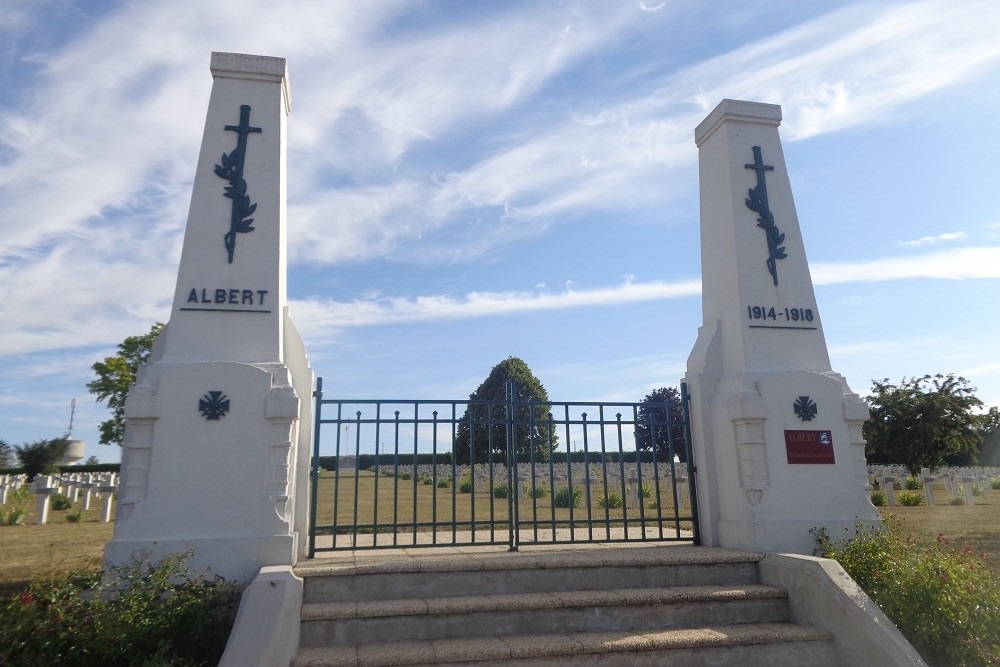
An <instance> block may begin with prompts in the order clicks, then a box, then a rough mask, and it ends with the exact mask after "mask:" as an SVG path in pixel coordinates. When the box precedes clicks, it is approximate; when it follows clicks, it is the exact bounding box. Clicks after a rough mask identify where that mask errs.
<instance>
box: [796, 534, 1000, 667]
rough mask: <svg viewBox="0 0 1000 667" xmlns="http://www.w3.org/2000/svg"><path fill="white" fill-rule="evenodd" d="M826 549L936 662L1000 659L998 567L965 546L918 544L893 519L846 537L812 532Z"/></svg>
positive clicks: (972, 662)
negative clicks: (842, 538) (902, 532)
mask: <svg viewBox="0 0 1000 667" xmlns="http://www.w3.org/2000/svg"><path fill="white" fill-rule="evenodd" d="M810 532H811V533H812V534H813V537H814V538H815V539H816V541H817V543H818V544H819V552H820V555H822V556H826V557H827V558H833V559H835V560H837V561H838V562H839V563H840V565H841V566H842V567H843V568H844V570H846V571H847V573H848V574H849V575H851V577H852V578H853V579H854V580H855V581H856V582H857V583H858V585H859V586H860V587H861V588H862V589H863V590H864V591H865V592H866V593H867V594H868V595H869V597H871V598H872V600H873V601H874V602H875V603H876V604H878V605H879V607H881V608H882V611H884V612H885V614H886V616H888V617H889V618H890V620H892V622H893V623H894V624H895V625H896V626H897V627H898V628H899V629H900V631H901V632H902V633H903V634H904V635H905V636H906V638H907V639H908V640H909V641H910V643H912V644H913V646H914V647H915V648H916V649H917V650H918V651H920V653H921V655H922V656H923V657H924V659H925V660H927V661H928V662H929V663H931V664H936V665H955V666H957V667H961V666H971V665H991V664H996V663H997V661H998V660H1000V634H998V633H997V628H998V627H1000V572H998V571H997V570H995V569H993V568H991V567H990V565H989V564H988V563H987V562H986V561H985V560H984V559H983V558H982V557H981V556H977V555H975V554H974V553H973V552H972V549H971V548H969V547H965V548H964V549H962V550H957V549H954V548H952V547H950V546H949V544H948V538H947V537H946V536H944V535H941V534H939V535H938V536H937V540H936V542H935V543H934V544H926V543H922V544H918V543H916V542H915V541H914V540H913V539H912V538H909V537H904V536H903V535H902V534H901V533H900V530H899V528H898V526H895V525H893V524H891V523H889V522H883V524H882V525H881V527H879V528H876V529H868V528H865V527H864V526H862V525H860V524H859V525H858V526H857V527H856V528H855V531H854V534H853V535H852V536H850V537H849V539H847V540H846V541H844V542H833V541H832V540H831V539H830V538H829V536H828V535H827V534H826V532H825V531H824V530H822V529H820V530H816V529H813V530H812V531H810Z"/></svg>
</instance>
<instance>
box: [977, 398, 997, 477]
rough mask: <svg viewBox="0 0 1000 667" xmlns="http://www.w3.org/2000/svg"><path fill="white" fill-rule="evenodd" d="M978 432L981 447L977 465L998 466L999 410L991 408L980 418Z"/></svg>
mask: <svg viewBox="0 0 1000 667" xmlns="http://www.w3.org/2000/svg"><path fill="white" fill-rule="evenodd" d="M980 432H981V433H982V434H983V447H982V449H980V450H979V458H978V463H979V465H983V466H1000V409H998V408H996V407H992V408H990V409H989V410H988V411H987V413H986V414H985V415H983V416H982V421H981V426H980Z"/></svg>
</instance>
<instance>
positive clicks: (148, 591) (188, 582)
mask: <svg viewBox="0 0 1000 667" xmlns="http://www.w3.org/2000/svg"><path fill="white" fill-rule="evenodd" d="M189 555H190V554H173V555H171V556H167V557H166V558H164V559H163V560H161V561H159V562H158V563H152V562H150V560H149V559H148V558H147V557H142V558H139V559H137V560H136V561H134V562H132V563H129V564H127V565H124V566H122V567H120V568H113V569H112V570H111V571H110V572H109V573H108V576H107V577H106V578H104V583H102V577H101V572H100V570H97V569H94V570H91V571H88V572H82V573H75V574H73V575H70V576H69V577H67V578H65V579H58V580H51V581H46V582H40V583H33V584H31V585H30V586H29V587H28V589H27V590H26V591H24V592H22V593H18V594H15V595H10V596H7V597H4V598H0V618H3V619H4V622H3V625H2V627H0V664H2V665H5V666H9V667H17V666H33V665H79V666H81V667H88V666H91V665H93V666H101V667H105V666H107V667H119V666H121V667H126V666H129V665H215V664H217V663H218V661H219V658H220V657H221V656H222V652H223V650H224V649H225V647H226V641H227V639H228V638H229V632H230V631H231V629H232V625H233V620H234V618H235V615H236V607H237V603H238V601H239V595H240V590H239V587H238V586H236V585H235V584H233V583H229V582H226V581H223V580H222V579H219V578H209V577H207V576H206V575H199V576H192V575H191V573H190V572H189V570H188V567H187V559H188V557H189Z"/></svg>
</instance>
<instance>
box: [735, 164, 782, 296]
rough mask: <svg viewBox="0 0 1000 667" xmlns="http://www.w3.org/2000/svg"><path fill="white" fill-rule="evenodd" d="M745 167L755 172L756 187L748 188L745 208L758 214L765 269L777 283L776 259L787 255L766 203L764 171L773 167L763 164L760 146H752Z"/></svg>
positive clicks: (780, 234) (772, 169) (775, 283)
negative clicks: (764, 245) (763, 236)
mask: <svg viewBox="0 0 1000 667" xmlns="http://www.w3.org/2000/svg"><path fill="white" fill-rule="evenodd" d="M743 166H744V167H746V168H747V169H753V170H754V171H756V172H757V187H755V188H750V196H749V197H747V199H746V204H747V208H748V209H750V210H751V211H755V212H756V213H757V215H758V216H759V217H758V218H757V226H758V227H760V228H761V229H763V230H764V233H765V234H767V253H768V257H767V270H768V271H770V272H771V277H772V278H773V279H774V285H775V287H777V285H778V267H777V264H776V261H777V260H779V259H784V258H785V257H787V255H786V254H785V248H784V247H783V246H782V245H781V244H782V243H784V242H785V235H784V234H782V233H781V232H780V231H778V227H777V226H776V225H775V224H774V215H772V214H771V207H770V205H769V204H768V203H767V183H766V182H765V180H764V172H765V171H774V167H773V166H771V165H768V164H764V158H762V157H761V155H760V146H754V147H753V164H745V165H743Z"/></svg>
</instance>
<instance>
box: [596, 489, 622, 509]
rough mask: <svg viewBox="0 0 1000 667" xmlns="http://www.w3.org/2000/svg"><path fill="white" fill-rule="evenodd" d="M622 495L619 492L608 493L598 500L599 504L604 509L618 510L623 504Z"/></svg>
mask: <svg viewBox="0 0 1000 667" xmlns="http://www.w3.org/2000/svg"><path fill="white" fill-rule="evenodd" d="M623 502H624V501H623V500H622V494H620V493H618V492H617V491H608V492H607V493H605V494H604V495H602V496H601V497H599V498H598V499H597V504H598V506H599V507H602V508H603V509H618V508H620V507H621V506H622V504H623Z"/></svg>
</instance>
